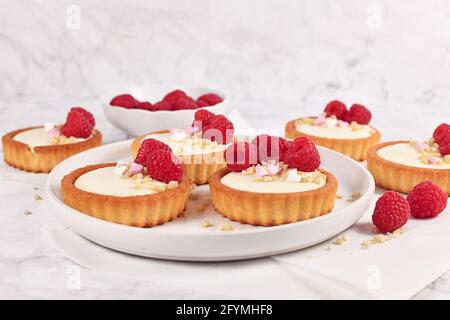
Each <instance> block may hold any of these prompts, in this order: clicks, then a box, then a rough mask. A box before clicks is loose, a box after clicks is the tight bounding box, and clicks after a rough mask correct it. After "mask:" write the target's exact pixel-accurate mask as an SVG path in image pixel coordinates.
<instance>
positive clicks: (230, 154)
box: [225, 142, 258, 172]
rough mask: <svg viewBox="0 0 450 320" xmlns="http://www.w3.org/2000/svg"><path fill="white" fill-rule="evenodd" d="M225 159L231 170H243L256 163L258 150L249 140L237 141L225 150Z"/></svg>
mask: <svg viewBox="0 0 450 320" xmlns="http://www.w3.org/2000/svg"><path fill="white" fill-rule="evenodd" d="M225 161H226V163H227V167H228V168H229V169H230V170H231V171H236V172H237V171H243V170H246V169H248V168H249V167H251V166H253V165H256V163H257V161H258V150H257V149H256V147H255V146H254V145H253V144H250V143H248V142H235V143H233V144H232V145H231V146H229V147H228V148H227V149H226V150H225Z"/></svg>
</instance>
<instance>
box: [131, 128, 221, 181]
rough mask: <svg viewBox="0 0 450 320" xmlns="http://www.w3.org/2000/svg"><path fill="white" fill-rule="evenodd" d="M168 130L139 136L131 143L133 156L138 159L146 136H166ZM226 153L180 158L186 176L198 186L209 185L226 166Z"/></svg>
mask: <svg viewBox="0 0 450 320" xmlns="http://www.w3.org/2000/svg"><path fill="white" fill-rule="evenodd" d="M168 132H169V131H168V130H161V131H155V132H151V133H148V134H145V135H142V136H139V137H137V138H135V139H134V140H133V142H132V143H131V154H132V155H133V157H136V155H137V153H138V150H139V147H140V145H141V141H142V140H143V139H144V137H145V136H147V135H150V134H164V133H168ZM223 154H224V151H220V152H211V153H207V154H202V155H190V156H178V158H179V159H180V161H181V164H182V166H183V172H184V176H185V177H186V178H188V179H191V180H192V181H193V182H194V183H195V184H196V185H200V184H205V183H208V179H209V177H210V176H211V175H212V174H213V173H214V172H216V171H217V170H220V169H222V168H224V167H225V166H226V163H225V159H224V155H223Z"/></svg>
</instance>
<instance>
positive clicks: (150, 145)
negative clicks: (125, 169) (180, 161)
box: [134, 138, 172, 165]
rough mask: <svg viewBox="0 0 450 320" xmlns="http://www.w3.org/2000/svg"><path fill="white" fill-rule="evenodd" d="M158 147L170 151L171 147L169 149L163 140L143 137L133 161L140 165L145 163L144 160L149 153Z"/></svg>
mask: <svg viewBox="0 0 450 320" xmlns="http://www.w3.org/2000/svg"><path fill="white" fill-rule="evenodd" d="M159 149H164V150H169V151H172V149H170V147H169V146H168V145H167V144H165V143H164V142H161V141H159V140H156V139H152V138H150V139H145V140H144V141H142V143H141V146H140V147H139V151H138V153H137V156H136V159H134V162H136V163H139V164H142V165H143V164H145V161H146V160H147V158H148V156H149V154H151V153H152V152H153V151H155V150H159Z"/></svg>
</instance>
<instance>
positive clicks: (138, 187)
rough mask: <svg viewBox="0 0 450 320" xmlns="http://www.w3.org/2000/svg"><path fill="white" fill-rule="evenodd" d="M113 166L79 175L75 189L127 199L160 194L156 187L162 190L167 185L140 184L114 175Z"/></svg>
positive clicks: (140, 182)
mask: <svg viewBox="0 0 450 320" xmlns="http://www.w3.org/2000/svg"><path fill="white" fill-rule="evenodd" d="M115 168H116V167H114V166H111V167H104V168H99V169H95V170H92V171H89V172H86V173H85V174H83V175H81V176H80V177H79V178H78V179H77V180H76V181H75V187H77V188H78V189H80V190H83V191H87V192H92V193H96V194H102V195H108V196H116V197H129V196H142V195H148V194H154V193H157V192H161V191H162V190H158V187H162V188H164V187H165V186H167V184H165V183H163V182H159V181H156V180H153V181H151V183H142V180H139V179H137V178H135V179H133V178H132V177H128V176H124V175H120V174H117V173H115V172H114V171H115Z"/></svg>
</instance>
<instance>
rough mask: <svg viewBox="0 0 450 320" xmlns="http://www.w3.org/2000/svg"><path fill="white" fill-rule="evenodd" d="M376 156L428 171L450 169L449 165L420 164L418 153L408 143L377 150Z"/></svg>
mask: <svg viewBox="0 0 450 320" xmlns="http://www.w3.org/2000/svg"><path fill="white" fill-rule="evenodd" d="M377 154H378V156H379V157H380V158H383V159H385V160H389V161H391V162H395V163H399V164H403V165H406V166H411V167H418V168H428V169H450V164H449V163H444V164H442V165H439V164H431V163H430V164H426V163H422V162H421V161H420V159H419V156H420V153H419V152H418V151H417V150H416V149H415V148H414V147H413V146H411V145H410V144H409V143H396V144H392V145H390V146H387V147H384V148H381V149H379V150H378V152H377Z"/></svg>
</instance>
